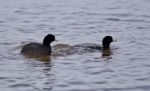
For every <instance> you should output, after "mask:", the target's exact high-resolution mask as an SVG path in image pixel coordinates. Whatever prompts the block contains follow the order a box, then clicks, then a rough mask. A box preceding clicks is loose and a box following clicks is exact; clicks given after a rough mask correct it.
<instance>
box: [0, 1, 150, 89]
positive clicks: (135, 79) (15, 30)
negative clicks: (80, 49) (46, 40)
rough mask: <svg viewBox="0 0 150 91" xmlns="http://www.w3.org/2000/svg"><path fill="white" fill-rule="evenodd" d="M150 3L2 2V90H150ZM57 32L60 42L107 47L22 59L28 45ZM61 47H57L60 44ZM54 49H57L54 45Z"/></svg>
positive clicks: (0, 14) (0, 41)
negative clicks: (107, 46) (107, 41)
mask: <svg viewBox="0 0 150 91" xmlns="http://www.w3.org/2000/svg"><path fill="white" fill-rule="evenodd" d="M149 11H150V1H149V0H107V1H106V0H13V1H12V0H1V1H0V50H1V52H0V59H1V61H0V72H1V75H0V88H1V89H2V90H4V91H20V90H21V91H149V90H150V84H149V83H150V62H149V61H150V58H149V56H150V48H149V46H150V32H149V29H150V12H149ZM48 33H52V34H54V35H56V38H57V40H59V42H60V43H66V44H72V45H74V44H81V43H96V44H98V43H99V44H101V41H102V38H103V37H104V36H106V35H111V36H113V37H114V38H115V39H117V42H114V43H112V44H111V47H112V49H114V50H112V51H113V55H111V58H110V59H106V58H102V57H101V54H102V53H101V52H94V53H93V52H92V53H84V54H80V55H79V54H74V55H70V56H65V57H57V58H51V61H49V62H41V61H37V60H36V59H28V58H26V57H24V56H22V55H20V50H21V47H22V45H24V44H27V43H29V42H33V41H35V42H42V39H43V37H44V36H45V35H46V34H48ZM55 44H56V43H55ZM52 45H54V44H52Z"/></svg>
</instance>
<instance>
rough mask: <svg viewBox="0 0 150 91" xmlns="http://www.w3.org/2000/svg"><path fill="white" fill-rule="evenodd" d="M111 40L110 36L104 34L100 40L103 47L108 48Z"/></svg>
mask: <svg viewBox="0 0 150 91" xmlns="http://www.w3.org/2000/svg"><path fill="white" fill-rule="evenodd" d="M111 42H113V38H112V36H105V37H104V38H103V41H102V44H103V48H109V46H110V43H111Z"/></svg>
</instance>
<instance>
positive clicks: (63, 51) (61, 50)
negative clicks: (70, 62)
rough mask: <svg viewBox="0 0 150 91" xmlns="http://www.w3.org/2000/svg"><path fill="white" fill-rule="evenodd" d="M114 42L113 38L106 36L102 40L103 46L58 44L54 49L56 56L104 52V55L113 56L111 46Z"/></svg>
mask: <svg viewBox="0 0 150 91" xmlns="http://www.w3.org/2000/svg"><path fill="white" fill-rule="evenodd" d="M111 42H113V38H112V36H105V37H104V38H103V40H102V46H101V45H100V44H94V43H82V44H76V45H68V44H56V45H54V46H52V47H53V49H54V52H53V54H52V55H54V56H67V55H72V54H80V55H82V54H84V53H91V52H100V51H101V52H102V55H111V50H110V44H111Z"/></svg>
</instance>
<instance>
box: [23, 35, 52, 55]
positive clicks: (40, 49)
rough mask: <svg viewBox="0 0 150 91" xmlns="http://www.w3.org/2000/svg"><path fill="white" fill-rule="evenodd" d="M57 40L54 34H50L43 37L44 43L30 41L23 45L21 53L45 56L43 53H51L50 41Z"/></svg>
mask: <svg viewBox="0 0 150 91" xmlns="http://www.w3.org/2000/svg"><path fill="white" fill-rule="evenodd" d="M53 41H55V36H54V35H52V34H48V35H46V36H45V38H44V39H43V44H40V43H35V42H33V43H29V44H27V45H25V46H23V48H22V50H21V53H22V54H25V55H29V56H35V57H38V56H43V55H51V46H50V43H51V42H53Z"/></svg>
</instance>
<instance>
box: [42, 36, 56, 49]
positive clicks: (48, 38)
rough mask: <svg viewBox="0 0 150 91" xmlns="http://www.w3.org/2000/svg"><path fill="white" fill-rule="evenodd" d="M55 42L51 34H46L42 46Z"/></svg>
mask: <svg viewBox="0 0 150 91" xmlns="http://www.w3.org/2000/svg"><path fill="white" fill-rule="evenodd" d="M53 41H55V36H54V35H53V34H48V35H46V36H45V38H44V39H43V45H45V46H50V43H51V42H53Z"/></svg>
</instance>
